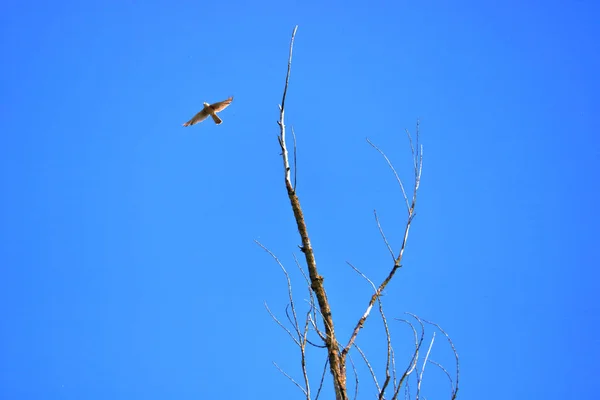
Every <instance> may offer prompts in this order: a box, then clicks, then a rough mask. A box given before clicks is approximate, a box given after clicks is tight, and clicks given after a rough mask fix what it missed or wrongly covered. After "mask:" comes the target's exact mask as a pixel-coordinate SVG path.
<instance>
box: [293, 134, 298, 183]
mask: <svg viewBox="0 0 600 400" xmlns="http://www.w3.org/2000/svg"><path fill="white" fill-rule="evenodd" d="M292 137H293V138H294V192H295V191H296V182H297V179H296V178H297V175H298V174H297V173H296V171H298V168H296V165H297V160H298V158H297V156H296V132H294V127H293V126H292Z"/></svg>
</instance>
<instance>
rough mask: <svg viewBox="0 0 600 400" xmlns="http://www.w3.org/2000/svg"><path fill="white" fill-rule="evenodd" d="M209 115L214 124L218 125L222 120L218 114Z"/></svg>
mask: <svg viewBox="0 0 600 400" xmlns="http://www.w3.org/2000/svg"><path fill="white" fill-rule="evenodd" d="M210 116H211V117H212V119H213V121H215V124H217V125H219V124H220V123H221V122H223V120H222V119H221V118H219V116H218V115H217V114H210Z"/></svg>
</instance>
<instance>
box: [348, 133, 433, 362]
mask: <svg viewBox="0 0 600 400" xmlns="http://www.w3.org/2000/svg"><path fill="white" fill-rule="evenodd" d="M367 142H369V144H370V145H371V146H373V148H375V149H376V150H377V151H378V152H379V153H380V154H381V155H382V156H383V158H384V159H385V160H386V162H387V163H388V165H389V167H390V168H391V169H392V171H393V172H394V175H395V176H396V180H397V182H398V184H399V185H400V189H401V190H402V195H403V197H404V201H405V203H406V207H407V209H408V218H407V221H406V225H405V228H404V237H403V239H402V246H401V247H400V251H399V253H398V257H396V258H395V260H394V266H393V267H392V269H391V270H390V272H389V274H388V276H387V278H385V279H384V281H383V282H382V283H381V284H380V285H379V287H378V288H377V290H376V292H375V294H373V296H371V300H370V301H369V304H368V306H367V309H366V311H365V312H364V313H363V315H362V317H361V318H360V319H359V320H358V322H357V324H356V326H355V327H354V331H353V332H352V335H351V336H350V339H349V340H348V343H347V344H346V346H345V347H344V349H343V350H342V357H341V360H342V363H343V361H344V358H345V357H346V354H347V353H348V351H350V348H351V346H352V344H353V343H354V341H355V340H356V337H357V336H358V332H359V331H360V330H361V329H362V327H363V326H364V324H365V321H366V320H367V318H368V317H369V314H370V313H371V309H372V308H373V305H374V304H375V302H376V301H377V300H378V299H379V297H380V296H381V293H382V292H383V290H384V289H385V287H386V286H387V285H388V283H389V282H390V281H391V280H392V278H393V277H394V274H395V273H396V271H397V270H398V269H399V268H400V267H401V266H402V264H401V262H402V257H403V256H404V250H405V249H406V243H407V242H408V234H409V232H410V226H411V223H412V220H413V218H414V216H415V207H416V202H417V190H418V188H419V182H420V181H421V175H420V171H421V167H422V156H421V153H418V154H417V153H414V151H413V159H417V158H419V159H420V161H419V163H420V167H419V168H420V169H419V172H418V173H417V172H416V170H415V186H414V189H413V196H412V202H411V204H410V205H409V203H408V197H407V196H406V191H405V190H404V185H403V184H402V181H401V180H400V177H399V176H398V173H397V172H396V169H395V168H394V166H393V165H392V163H391V161H390V160H389V158H388V157H387V156H386V155H385V153H384V152H383V151H381V150H380V149H379V148H378V147H377V146H375V145H374V144H373V143H372V142H371V141H370V140H369V139H367ZM411 143H412V139H411ZM415 165H416V162H415ZM388 249H390V247H389V245H388ZM392 256H393V253H392Z"/></svg>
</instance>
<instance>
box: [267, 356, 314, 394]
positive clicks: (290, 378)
mask: <svg viewBox="0 0 600 400" xmlns="http://www.w3.org/2000/svg"><path fill="white" fill-rule="evenodd" d="M273 365H275V367H276V368H277V369H278V370H279V372H281V373H282V374H283V375H285V376H286V377H287V378H288V379H289V380H290V381H292V383H293V384H294V385H296V386H298V388H299V389H300V390H302V393H304V395H305V396H306V395H307V393H306V390H305V389H304V388H303V387H302V386H300V384H299V383H298V382H296V381H295V380H294V378H292V377H291V376H289V375H288V374H286V373H285V371H284V370H282V369H281V368H280V367H279V365H277V363H276V362H274V361H273Z"/></svg>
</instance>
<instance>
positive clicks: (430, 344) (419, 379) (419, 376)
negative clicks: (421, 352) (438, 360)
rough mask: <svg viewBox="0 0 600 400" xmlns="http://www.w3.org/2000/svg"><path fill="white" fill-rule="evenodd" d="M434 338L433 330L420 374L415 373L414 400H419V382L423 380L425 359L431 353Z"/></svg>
mask: <svg viewBox="0 0 600 400" xmlns="http://www.w3.org/2000/svg"><path fill="white" fill-rule="evenodd" d="M434 340H435V332H433V337H432V338H431V342H430V343H429V348H428V349H427V353H426V354H425V360H424V361H423V366H422V367H421V374H420V375H417V394H416V397H415V398H416V400H419V395H420V394H421V382H423V373H424V372H425V366H426V365H427V359H429V353H431V348H432V347H433V341H434Z"/></svg>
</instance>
